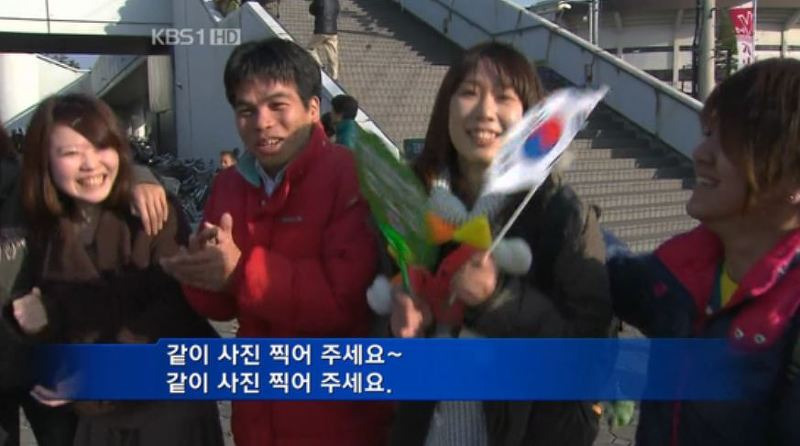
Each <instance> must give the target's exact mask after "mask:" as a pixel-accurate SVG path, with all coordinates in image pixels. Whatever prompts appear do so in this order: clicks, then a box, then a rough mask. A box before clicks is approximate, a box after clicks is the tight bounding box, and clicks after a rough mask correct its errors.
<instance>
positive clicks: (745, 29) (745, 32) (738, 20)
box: [730, 2, 756, 67]
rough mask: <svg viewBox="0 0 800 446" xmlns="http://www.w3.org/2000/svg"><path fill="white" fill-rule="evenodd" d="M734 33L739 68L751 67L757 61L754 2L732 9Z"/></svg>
mask: <svg viewBox="0 0 800 446" xmlns="http://www.w3.org/2000/svg"><path fill="white" fill-rule="evenodd" d="M730 16H731V22H732V23H733V32H734V33H735V34H736V47H737V49H738V51H739V67H743V66H745V65H749V64H751V63H753V62H754V61H755V59H756V53H755V45H754V40H755V39H754V37H755V35H754V34H755V20H754V15H753V2H747V3H744V4H742V5H739V6H735V7H733V8H731V9H730Z"/></svg>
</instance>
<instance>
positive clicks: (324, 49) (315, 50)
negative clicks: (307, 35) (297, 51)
mask: <svg viewBox="0 0 800 446" xmlns="http://www.w3.org/2000/svg"><path fill="white" fill-rule="evenodd" d="M308 13H309V14H311V15H313V16H314V34H313V35H312V36H311V41H309V42H308V50H309V51H310V52H311V55H312V56H313V57H314V59H315V60H316V61H317V63H318V64H320V66H323V67H325V68H326V69H327V71H328V73H329V74H330V75H331V77H332V78H333V79H338V78H339V30H338V27H337V22H338V20H339V0H311V4H310V5H309V6H308Z"/></svg>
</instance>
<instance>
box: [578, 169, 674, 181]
mask: <svg viewBox="0 0 800 446" xmlns="http://www.w3.org/2000/svg"><path fill="white" fill-rule="evenodd" d="M687 173H688V170H687V168H685V167H680V166H678V167H662V168H637V169H609V170H567V171H566V172H565V173H564V176H565V178H566V179H567V181H570V182H575V183H580V182H590V181H595V182H597V181H609V182H616V181H625V180H652V179H660V178H679V177H681V176H684V175H686V174H687Z"/></svg>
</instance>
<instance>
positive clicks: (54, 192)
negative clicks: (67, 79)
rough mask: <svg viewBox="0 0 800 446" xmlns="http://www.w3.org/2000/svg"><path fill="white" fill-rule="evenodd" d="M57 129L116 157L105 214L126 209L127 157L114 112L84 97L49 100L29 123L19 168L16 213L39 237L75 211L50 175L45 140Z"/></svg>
mask: <svg viewBox="0 0 800 446" xmlns="http://www.w3.org/2000/svg"><path fill="white" fill-rule="evenodd" d="M57 125H64V126H67V127H69V128H71V129H72V130H74V131H76V132H78V133H80V134H81V135H82V136H83V137H84V138H86V139H87V140H88V141H89V142H90V143H92V144H93V145H94V146H95V147H98V148H100V147H110V148H113V149H114V150H116V151H117V153H118V154H119V172H118V173H117V178H116V180H115V181H114V185H113V187H112V189H111V193H110V194H109V196H108V197H107V198H106V200H105V201H104V202H103V203H102V206H104V207H107V208H117V209H122V210H125V209H128V206H129V205H130V188H131V153H130V148H129V147H128V141H127V139H126V138H125V137H124V136H123V133H122V131H121V130H120V128H119V123H118V122H117V119H116V117H115V116H114V112H113V111H112V110H111V108H110V107H109V106H108V105H107V104H106V103H105V102H103V101H101V100H100V99H97V98H94V97H91V96H87V95H84V94H68V95H63V96H51V97H49V98H47V99H45V100H44V101H43V102H42V103H41V104H40V105H39V107H38V108H37V109H36V112H35V113H34V115H33V118H32V119H31V123H30V125H29V126H28V131H27V134H26V138H25V147H26V151H25V156H24V157H23V163H22V179H21V182H22V197H21V198H22V207H23V209H24V210H25V213H26V217H27V218H28V224H29V225H30V227H31V229H33V230H34V232H35V233H39V234H44V233H46V231H48V230H49V229H50V228H51V227H52V225H53V224H54V223H55V221H56V219H57V218H58V217H60V216H65V215H66V216H70V215H72V213H73V212H74V211H75V206H74V202H73V201H72V200H71V199H69V198H68V197H67V196H66V195H64V194H63V193H61V192H60V191H59V190H58V188H57V187H56V185H55V183H54V182H53V177H52V173H51V171H50V143H51V141H50V137H51V135H52V134H53V129H54V128H55V127H56V126H57Z"/></svg>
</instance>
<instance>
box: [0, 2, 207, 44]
mask: <svg viewBox="0 0 800 446" xmlns="http://www.w3.org/2000/svg"><path fill="white" fill-rule="evenodd" d="M198 1H199V0H198ZM0 17H1V18H0V29H2V30H3V31H4V32H23V33H51V34H82V35H125V36H149V35H150V31H151V29H155V28H163V27H168V26H170V24H171V23H172V1H170V0H100V1H98V0H24V1H16V0H15V1H12V0H2V1H0Z"/></svg>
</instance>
